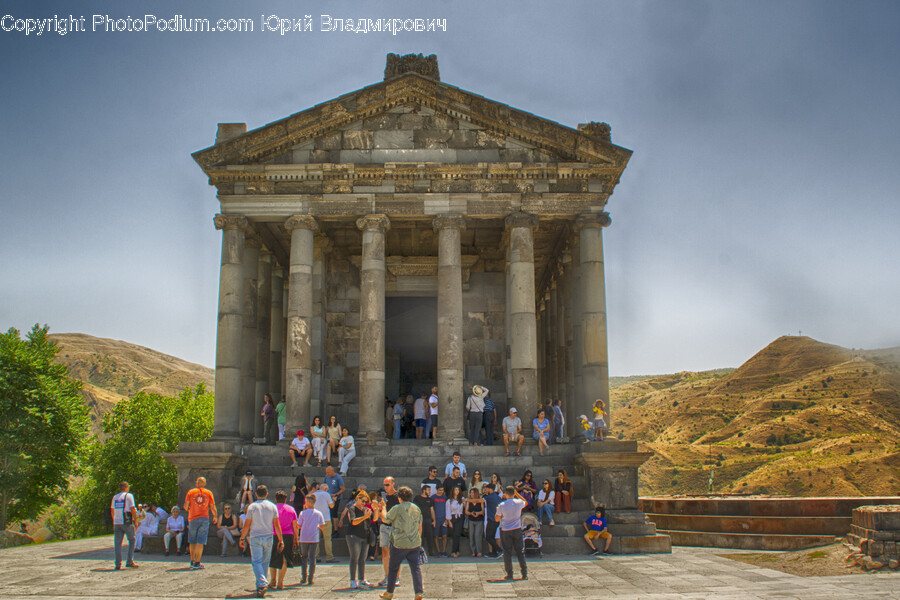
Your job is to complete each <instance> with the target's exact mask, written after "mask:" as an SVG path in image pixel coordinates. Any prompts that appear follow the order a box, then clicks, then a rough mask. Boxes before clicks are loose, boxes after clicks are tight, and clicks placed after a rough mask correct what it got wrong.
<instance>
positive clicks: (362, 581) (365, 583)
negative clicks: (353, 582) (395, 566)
mask: <svg viewBox="0 0 900 600" xmlns="http://www.w3.org/2000/svg"><path fill="white" fill-rule="evenodd" d="M363 586H365V587H372V584H371V583H369V582H368V581H367V580H365V579H363V580H361V581H360V582H359V587H363ZM351 587H352V586H351Z"/></svg>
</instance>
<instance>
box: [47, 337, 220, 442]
mask: <svg viewBox="0 0 900 600" xmlns="http://www.w3.org/2000/svg"><path fill="white" fill-rule="evenodd" d="M50 338H51V339H53V340H54V341H55V342H56V343H57V344H59V347H60V351H59V354H58V355H57V360H58V361H59V362H60V363H62V364H64V365H66V367H67V368H68V369H69V373H70V374H71V375H72V376H73V377H75V378H76V379H80V380H81V381H82V392H81V393H82V395H83V396H84V400H85V404H86V405H87V406H88V408H90V410H91V420H92V422H93V428H94V432H95V433H98V432H99V428H100V423H101V421H102V419H103V415H105V414H106V413H108V412H109V411H110V410H112V407H113V406H114V405H115V403H116V402H118V401H120V400H122V399H124V398H129V397H131V396H133V395H135V394H136V393H138V392H142V391H143V392H149V393H153V394H160V395H164V396H173V395H175V394H177V393H179V392H180V391H181V390H183V389H184V388H185V387H193V386H195V385H197V384H198V383H200V382H203V383H205V384H206V385H207V387H208V388H209V389H210V390H211V391H213V386H214V383H215V371H214V370H213V369H210V368H208V367H204V366H202V365H197V364H194V363H190V362H187V361H185V360H182V359H180V358H176V357H174V356H169V355H168V354H163V353H161V352H157V351H156V350H151V349H150V348H144V347H143V346H138V345H136V344H129V343H128V342H122V341H119V340H110V339H106V338H97V337H93V336H90V335H85V334H83V333H55V334H51V335H50Z"/></svg>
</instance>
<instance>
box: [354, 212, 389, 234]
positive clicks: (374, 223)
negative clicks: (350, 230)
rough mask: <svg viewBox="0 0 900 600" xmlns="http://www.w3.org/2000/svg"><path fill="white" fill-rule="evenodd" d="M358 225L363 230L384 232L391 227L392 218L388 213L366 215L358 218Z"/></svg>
mask: <svg viewBox="0 0 900 600" xmlns="http://www.w3.org/2000/svg"><path fill="white" fill-rule="evenodd" d="M356 227H357V228H359V229H360V230H361V231H380V232H382V233H384V232H386V231H388V230H389V229H390V228H391V220H390V219H388V217H387V215H366V216H364V217H360V218H359V219H357V220H356Z"/></svg>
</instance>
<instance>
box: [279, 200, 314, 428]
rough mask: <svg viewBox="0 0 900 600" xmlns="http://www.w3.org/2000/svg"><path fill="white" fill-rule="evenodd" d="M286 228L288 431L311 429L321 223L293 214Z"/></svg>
mask: <svg viewBox="0 0 900 600" xmlns="http://www.w3.org/2000/svg"><path fill="white" fill-rule="evenodd" d="M284 227H285V229H286V230H287V231H288V232H289V233H290V234H291V266H290V287H289V289H288V302H287V358H286V365H285V390H284V391H285V394H286V398H287V407H286V411H285V413H286V414H285V421H286V430H287V431H296V430H297V429H304V430H306V429H308V428H309V423H310V414H309V412H310V399H311V396H310V393H311V391H312V387H311V376H312V347H311V343H310V336H311V326H312V323H311V320H312V303H313V293H312V264H313V236H314V235H315V232H316V231H317V230H318V228H319V226H318V223H316V220H315V219H314V218H313V217H310V216H309V215H294V216H293V217H290V218H288V220H287V221H285V224H284Z"/></svg>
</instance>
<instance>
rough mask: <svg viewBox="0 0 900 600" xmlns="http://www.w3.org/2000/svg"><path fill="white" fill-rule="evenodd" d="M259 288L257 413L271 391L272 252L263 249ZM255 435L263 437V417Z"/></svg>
mask: <svg viewBox="0 0 900 600" xmlns="http://www.w3.org/2000/svg"><path fill="white" fill-rule="evenodd" d="M257 289H258V290H259V296H258V302H259V303H258V305H257V306H258V308H257V313H256V317H257V318H256V393H255V395H254V398H255V400H256V414H257V415H258V414H260V413H261V412H262V407H263V404H265V400H263V396H265V395H266V394H268V393H269V352H271V350H270V348H269V346H270V345H271V335H272V253H271V252H269V251H268V250H266V249H263V250H261V251H260V253H259V276H258V277H257ZM255 423H256V425H255V426H254V428H253V429H254V435H255V436H256V437H263V435H264V434H265V431H264V429H263V421H262V418H258V419H256V421H255Z"/></svg>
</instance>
